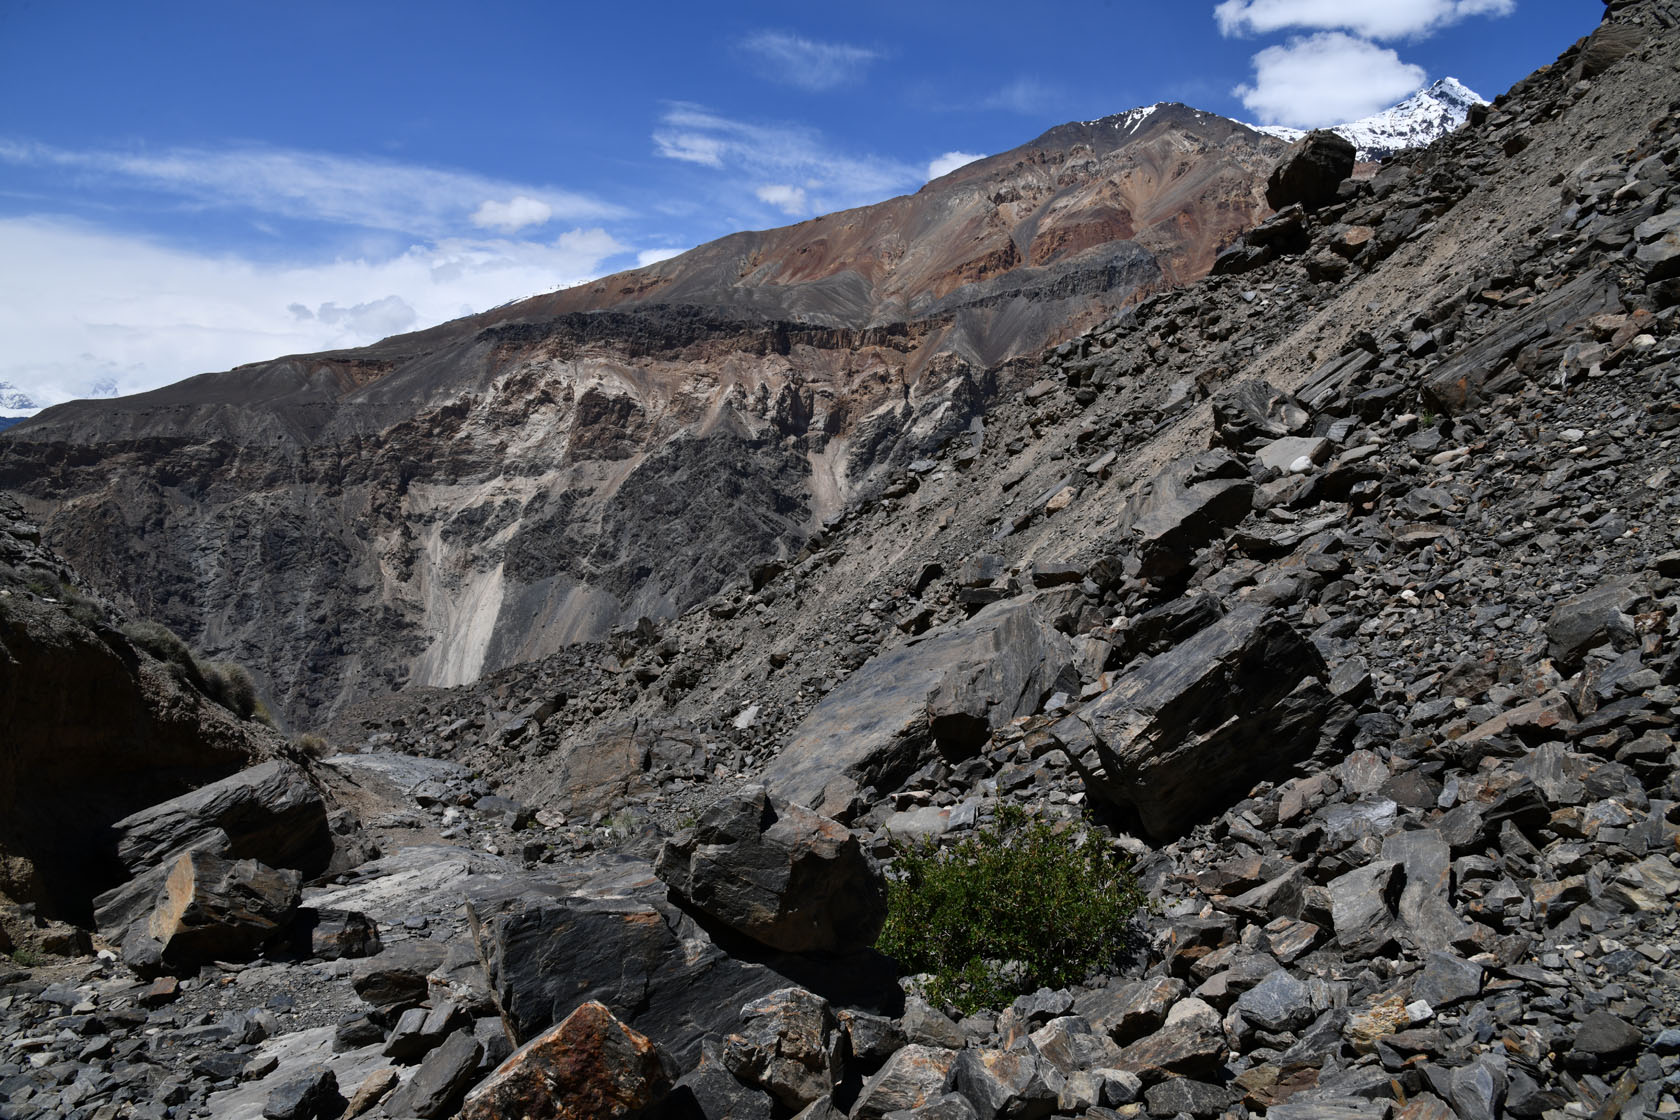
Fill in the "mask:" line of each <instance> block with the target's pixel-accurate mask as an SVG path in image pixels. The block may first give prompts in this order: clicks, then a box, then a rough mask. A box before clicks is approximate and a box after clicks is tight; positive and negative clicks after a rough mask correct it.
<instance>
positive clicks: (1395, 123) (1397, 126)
mask: <svg viewBox="0 0 1680 1120" xmlns="http://www.w3.org/2000/svg"><path fill="white" fill-rule="evenodd" d="M1486 104H1487V98H1485V97H1483V96H1482V95H1481V94H1479V93H1477V92H1476V91H1475V90H1473V89H1471V88H1470V87H1469V86H1467V85H1465V84H1464V83H1463V82H1461V81H1459V80H1458V79H1457V78H1442V79H1441V80H1440V81H1438V82H1436V83H1435V84H1434V85H1431V86H1428V87H1427V88H1425V89H1420V90H1418V91H1417V92H1416V93H1414V94H1412V95H1411V96H1410V97H1408V98H1406V100H1404V101H1402V102H1400V103H1399V104H1398V105H1392V106H1390V107H1389V108H1387V109H1384V110H1383V111H1382V112H1380V113H1374V114H1372V115H1371V116H1369V117H1362V118H1361V119H1359V120H1356V121H1349V122H1348V123H1347V124H1338V125H1331V126H1330V131H1331V132H1334V133H1336V134H1337V135H1339V136H1345V137H1347V139H1349V140H1351V141H1353V146H1354V147H1355V148H1357V149H1358V152H1357V153H1356V155H1355V158H1356V159H1361V160H1379V159H1384V158H1386V157H1387V156H1391V155H1393V154H1394V153H1395V152H1398V151H1403V150H1405V149H1406V148H1421V147H1423V146H1424V145H1425V144H1428V143H1429V142H1431V141H1432V140H1434V139H1435V138H1436V137H1438V136H1445V135H1446V134H1447V133H1449V132H1451V131H1453V130H1454V129H1456V128H1459V127H1461V126H1462V125H1463V124H1464V120H1465V118H1466V117H1467V116H1468V115H1469V113H1470V106H1472V105H1486ZM1255 127H1256V128H1257V129H1258V131H1260V132H1264V133H1265V134H1266V135H1268V136H1276V137H1279V138H1281V139H1284V140H1299V139H1300V138H1301V137H1302V136H1305V135H1306V133H1305V132H1304V131H1303V130H1302V129H1299V128H1284V127H1282V126H1281V125H1257V126H1255Z"/></svg>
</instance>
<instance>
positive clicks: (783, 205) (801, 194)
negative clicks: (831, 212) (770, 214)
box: [753, 183, 810, 217]
mask: <svg viewBox="0 0 1680 1120" xmlns="http://www.w3.org/2000/svg"><path fill="white" fill-rule="evenodd" d="M753 193H754V194H755V195H757V196H758V200H759V201H760V202H767V203H769V204H770V205H771V206H774V207H775V208H776V209H778V210H780V211H782V212H783V213H785V214H792V215H794V216H795V217H798V216H799V215H801V214H805V213H808V212H809V210H810V203H809V202H807V201H806V199H805V188H803V187H790V186H788V185H786V184H785V183H772V184H770V185H769V186H764V187H759V188H758V189H757V190H756V191H754V192H753Z"/></svg>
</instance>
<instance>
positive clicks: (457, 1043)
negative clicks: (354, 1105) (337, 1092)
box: [385, 1027, 519, 1120]
mask: <svg viewBox="0 0 1680 1120" xmlns="http://www.w3.org/2000/svg"><path fill="white" fill-rule="evenodd" d="M483 1060H484V1044H483V1043H481V1042H479V1041H478V1039H477V1038H475V1037H474V1036H473V1032H472V1031H470V1030H468V1029H467V1028H465V1027H463V1028H461V1029H460V1030H458V1031H456V1032H455V1033H454V1034H452V1035H450V1036H449V1037H448V1038H446V1039H444V1041H443V1045H442V1046H439V1047H438V1048H437V1049H436V1050H433V1051H432V1052H431V1053H430V1054H427V1055H426V1060H425V1061H423V1062H421V1063H420V1068H419V1069H417V1070H415V1071H414V1076H413V1077H411V1078H409V1079H408V1080H407V1081H406V1082H405V1083H404V1084H403V1086H402V1088H400V1089H398V1090H397V1091H396V1092H395V1093H392V1094H391V1096H390V1098H389V1099H387V1100H386V1102H385V1115H386V1116H419V1117H422V1118H423V1120H441V1118H442V1117H445V1116H454V1115H455V1114H456V1113H455V1110H456V1109H457V1108H458V1107H460V1105H461V1098H462V1097H464V1096H465V1095H466V1092H467V1089H468V1088H470V1087H471V1085H472V1083H473V1078H475V1077H476V1076H477V1075H478V1067H479V1063H480V1062H482V1061H483ZM508 1115H514V1116H517V1115H519V1114H518V1113H511V1114H508Z"/></svg>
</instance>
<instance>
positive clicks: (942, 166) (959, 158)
mask: <svg viewBox="0 0 1680 1120" xmlns="http://www.w3.org/2000/svg"><path fill="white" fill-rule="evenodd" d="M985 158H986V157H985V156H983V155H977V154H975V153H974V152H946V153H945V154H944V155H942V156H935V157H934V158H933V159H931V160H929V161H928V165H927V177H928V178H929V179H937V178H939V177H940V176H941V175H948V174H950V173H951V172H953V171H955V170H956V169H957V168H959V167H963V166H965V165H967V164H970V163H973V162H974V161H975V160H977V159H985Z"/></svg>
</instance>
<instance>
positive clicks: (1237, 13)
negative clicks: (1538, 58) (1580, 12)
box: [1213, 0, 1516, 39]
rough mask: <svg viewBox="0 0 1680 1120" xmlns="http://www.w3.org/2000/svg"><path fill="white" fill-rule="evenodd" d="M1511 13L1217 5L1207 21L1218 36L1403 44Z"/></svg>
mask: <svg viewBox="0 0 1680 1120" xmlns="http://www.w3.org/2000/svg"><path fill="white" fill-rule="evenodd" d="M1515 10H1516V0H1359V2H1358V3H1348V0H1223V2H1222V3H1220V4H1218V5H1217V6H1216V7H1215V8H1214V9H1213V18H1214V20H1215V22H1217V23H1218V24H1219V31H1220V34H1222V35H1244V34H1261V35H1264V34H1267V33H1269V32H1274V31H1284V30H1288V29H1291V28H1300V29H1303V30H1322V31H1349V32H1352V33H1353V34H1355V35H1358V36H1360V37H1362V38H1366V39H1405V38H1413V37H1417V36H1424V35H1429V34H1431V33H1432V32H1435V31H1438V30H1439V29H1441V28H1443V27H1447V26H1449V25H1451V24H1454V23H1458V22H1460V21H1461V20H1465V19H1469V18H1470V17H1472V16H1506V15H1510V14H1511V13H1512V12H1513V11H1515Z"/></svg>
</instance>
